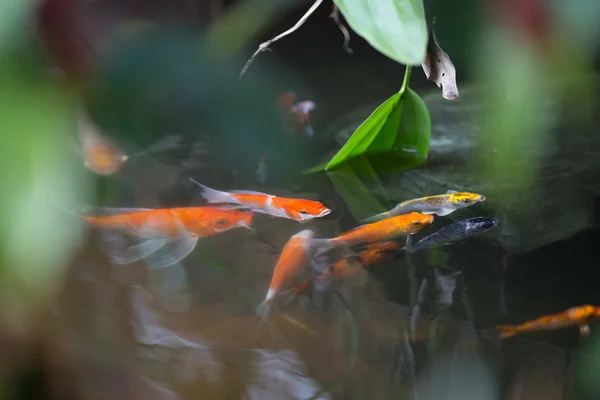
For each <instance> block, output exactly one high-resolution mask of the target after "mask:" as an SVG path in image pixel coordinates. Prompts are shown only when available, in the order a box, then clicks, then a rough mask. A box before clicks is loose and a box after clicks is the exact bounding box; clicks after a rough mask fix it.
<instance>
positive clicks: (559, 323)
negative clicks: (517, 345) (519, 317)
mask: <svg viewBox="0 0 600 400" xmlns="http://www.w3.org/2000/svg"><path fill="white" fill-rule="evenodd" d="M598 319H600V307H598V306H592V305H589V304H586V305H582V306H576V307H571V308H569V309H568V310H566V311H563V312H561V313H558V314H552V315H546V316H543V317H540V318H537V319H534V320H531V321H527V322H525V323H523V324H520V325H498V326H496V327H495V328H496V329H498V330H500V331H501V333H500V338H502V339H505V338H509V337H512V336H515V335H517V334H519V333H523V332H533V331H549V330H555V329H560V328H565V327H568V326H579V333H580V335H581V336H587V335H588V333H589V330H590V328H589V325H588V324H590V323H592V322H594V321H596V320H598Z"/></svg>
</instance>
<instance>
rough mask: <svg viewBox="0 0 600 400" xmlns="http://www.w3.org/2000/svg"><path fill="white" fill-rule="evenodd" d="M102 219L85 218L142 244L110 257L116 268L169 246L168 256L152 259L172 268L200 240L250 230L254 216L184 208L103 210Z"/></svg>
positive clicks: (205, 208) (208, 208)
mask: <svg viewBox="0 0 600 400" xmlns="http://www.w3.org/2000/svg"><path fill="white" fill-rule="evenodd" d="M103 211H104V212H107V213H109V214H113V215H108V216H102V217H88V216H83V217H82V218H83V219H84V220H86V221H87V222H89V223H91V224H92V225H94V226H97V227H100V228H107V229H110V230H117V231H120V232H123V233H126V234H129V235H132V236H135V237H137V238H139V239H140V240H143V242H142V243H140V244H138V245H136V246H131V247H129V248H127V249H126V250H125V251H124V252H122V253H115V254H113V255H111V258H112V261H113V262H114V263H116V264H128V263H131V262H134V261H137V260H139V259H141V258H149V257H150V256H151V255H152V254H153V253H156V252H157V251H158V250H159V249H161V248H163V247H165V246H167V249H168V250H169V251H168V254H169V256H168V257H167V256H161V257H151V258H150V260H149V261H150V263H151V264H152V265H153V267H155V268H162V267H167V266H170V265H173V264H175V263H177V262H179V261H181V260H182V259H183V258H185V257H186V256H187V255H188V254H189V253H191V252H192V250H193V249H194V248H195V246H196V244H197V242H198V239H199V238H201V237H205V236H214V235H218V234H219V233H221V232H225V231H228V230H230V229H233V228H236V227H245V228H248V229H252V228H251V226H250V225H251V223H252V217H253V214H252V213H248V212H241V211H237V210H233V209H224V208H219V207H181V208H164V209H156V210H152V209H143V208H141V209H140V208H138V209H103Z"/></svg>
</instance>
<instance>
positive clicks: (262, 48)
mask: <svg viewBox="0 0 600 400" xmlns="http://www.w3.org/2000/svg"><path fill="white" fill-rule="evenodd" d="M322 2H323V0H316V1H315V2H314V3H313V5H312V6H311V7H310V8H309V9H308V11H307V12H306V13H305V14H304V15H303V16H302V18H300V19H299V20H298V22H296V24H295V25H294V26H292V27H291V28H290V29H288V30H287V31H285V32H283V33H281V34H279V35H277V36H275V37H274V38H273V39H269V40H267V41H266V42H264V43H261V44H260V45H259V46H258V50H256V51H255V52H254V54H252V57H250V59H249V60H248V62H247V63H246V65H244V68H243V69H242V72H240V78H241V77H242V76H243V75H244V74H245V73H246V70H247V69H248V68H249V67H250V65H251V64H252V63H253V62H254V59H255V58H256V56H258V55H259V54H260V53H262V52H263V51H265V50H269V48H268V47H269V46H270V45H271V43H274V42H276V41H278V40H279V39H283V38H284V37H286V36H287V35H289V34H291V33H294V32H295V31H297V30H298V28H300V27H301V26H302V25H304V23H305V22H306V20H307V19H308V17H310V16H311V14H312V13H313V12H315V10H316V9H317V8H318V7H319V6H320V5H321V3H322Z"/></svg>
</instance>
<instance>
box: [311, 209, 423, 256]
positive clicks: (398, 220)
mask: <svg viewBox="0 0 600 400" xmlns="http://www.w3.org/2000/svg"><path fill="white" fill-rule="evenodd" d="M432 222H433V216H432V215H427V214H421V213H417V212H413V213H410V214H403V215H398V216H396V217H392V218H387V219H384V220H383V221H378V222H374V223H372V224H367V225H361V226H359V227H357V228H354V229H352V230H350V231H348V232H345V233H342V234H341V235H339V236H338V237H335V238H331V239H312V240H311V242H312V245H313V246H315V247H320V248H321V250H320V251H318V252H315V256H318V255H320V254H322V253H325V252H326V251H329V250H331V249H332V248H335V247H339V246H353V245H357V244H370V243H375V242H388V241H390V240H393V239H395V238H397V237H398V236H401V235H412V234H414V233H417V232H418V231H420V230H421V229H423V228H424V227H425V226H427V225H429V224H431V223H432Z"/></svg>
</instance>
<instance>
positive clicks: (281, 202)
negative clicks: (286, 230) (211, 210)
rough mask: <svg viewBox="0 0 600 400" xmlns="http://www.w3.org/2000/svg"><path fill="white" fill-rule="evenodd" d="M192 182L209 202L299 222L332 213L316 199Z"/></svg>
mask: <svg viewBox="0 0 600 400" xmlns="http://www.w3.org/2000/svg"><path fill="white" fill-rule="evenodd" d="M190 182H193V183H195V184H196V185H198V186H200V188H201V189H202V193H201V195H202V197H204V199H205V200H206V201H207V202H209V203H229V204H235V205H239V206H243V207H244V208H248V209H250V210H251V211H252V212H257V213H263V214H268V215H272V216H274V217H281V218H289V219H292V220H294V221H298V222H305V221H308V220H310V219H313V218H319V217H324V216H326V215H328V214H329V213H331V210H330V209H329V208H327V207H325V206H324V205H323V204H321V203H319V202H318V201H314V200H305V199H290V198H285V197H278V196H273V195H270V194H266V193H261V192H254V191H250V190H236V191H230V192H222V191H220V190H215V189H211V188H209V187H208V186H205V185H203V184H201V183H200V182H197V181H196V180H194V179H193V178H190Z"/></svg>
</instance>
